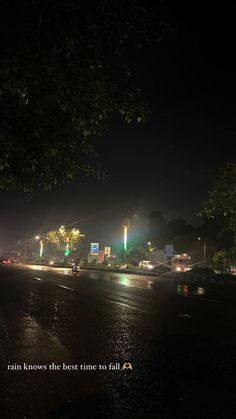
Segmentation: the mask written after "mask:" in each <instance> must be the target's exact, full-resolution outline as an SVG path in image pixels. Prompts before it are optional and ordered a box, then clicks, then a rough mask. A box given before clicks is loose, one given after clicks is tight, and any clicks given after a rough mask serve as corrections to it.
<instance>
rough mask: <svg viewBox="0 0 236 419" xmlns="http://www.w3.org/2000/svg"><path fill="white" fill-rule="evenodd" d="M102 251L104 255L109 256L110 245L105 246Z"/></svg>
mask: <svg viewBox="0 0 236 419" xmlns="http://www.w3.org/2000/svg"><path fill="white" fill-rule="evenodd" d="M104 252H105V255H106V256H110V255H111V248H110V247H105V249H104Z"/></svg>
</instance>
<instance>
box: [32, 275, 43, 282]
mask: <svg viewBox="0 0 236 419" xmlns="http://www.w3.org/2000/svg"><path fill="white" fill-rule="evenodd" d="M34 279H37V281H43V279H42V278H37V277H36V276H35V277H34Z"/></svg>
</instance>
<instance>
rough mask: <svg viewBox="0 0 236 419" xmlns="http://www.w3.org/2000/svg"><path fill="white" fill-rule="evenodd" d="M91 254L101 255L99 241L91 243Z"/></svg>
mask: <svg viewBox="0 0 236 419" xmlns="http://www.w3.org/2000/svg"><path fill="white" fill-rule="evenodd" d="M90 255H96V256H98V255H99V243H91V244H90Z"/></svg>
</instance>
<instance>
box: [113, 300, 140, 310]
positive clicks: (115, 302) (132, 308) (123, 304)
mask: <svg viewBox="0 0 236 419" xmlns="http://www.w3.org/2000/svg"><path fill="white" fill-rule="evenodd" d="M108 302H109V303H110V304H117V305H119V306H122V307H127V308H131V310H135V311H140V312H141V313H147V311H146V310H142V309H141V308H138V307H133V306H130V305H129V304H125V303H120V302H119V301H110V300H108Z"/></svg>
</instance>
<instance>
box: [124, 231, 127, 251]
mask: <svg viewBox="0 0 236 419" xmlns="http://www.w3.org/2000/svg"><path fill="white" fill-rule="evenodd" d="M124 250H125V251H126V250H127V227H124Z"/></svg>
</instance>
